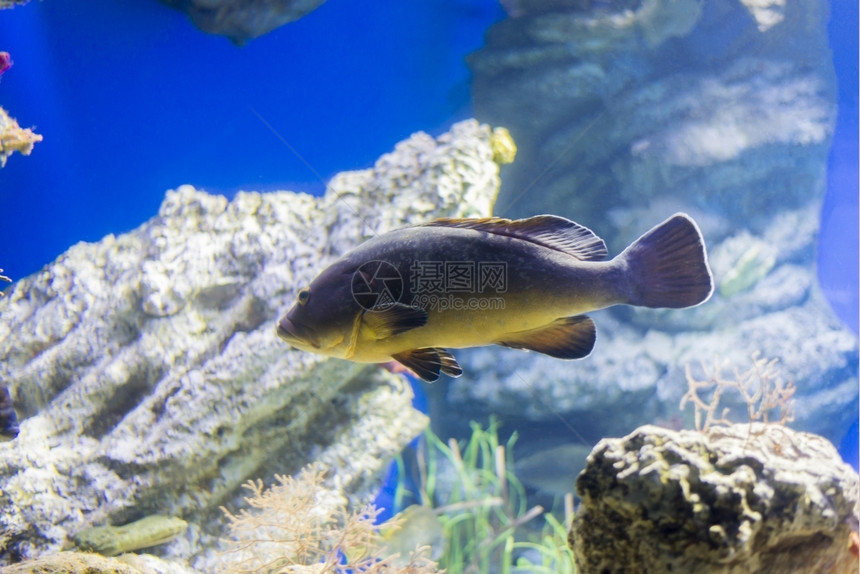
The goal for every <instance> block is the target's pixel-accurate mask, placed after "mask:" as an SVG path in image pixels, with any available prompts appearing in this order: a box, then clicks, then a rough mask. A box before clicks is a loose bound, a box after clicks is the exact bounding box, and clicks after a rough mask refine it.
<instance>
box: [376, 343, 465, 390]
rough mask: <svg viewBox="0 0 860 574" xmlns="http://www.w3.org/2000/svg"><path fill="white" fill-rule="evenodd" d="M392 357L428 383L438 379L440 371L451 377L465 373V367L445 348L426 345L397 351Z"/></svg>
mask: <svg viewBox="0 0 860 574" xmlns="http://www.w3.org/2000/svg"><path fill="white" fill-rule="evenodd" d="M391 358H392V359H394V360H395V361H397V362H398V363H400V364H401V365H403V366H404V367H407V368H409V369H410V370H411V371H412V372H413V373H415V375H416V376H418V377H419V378H421V379H423V380H425V381H427V382H428V383H432V382H433V381H435V380H436V379H438V378H439V373H440V372H442V373H445V374H446V375H448V376H449V377H459V376H460V375H462V374H463V369H461V368H460V365H458V364H457V359H455V358H454V355H452V354H451V353H449V352H448V351H446V350H445V349H439V348H436V347H425V348H423V349H413V350H411V351H404V352H403V353H397V354H396V355H392V357H391Z"/></svg>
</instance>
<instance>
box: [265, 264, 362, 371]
mask: <svg viewBox="0 0 860 574" xmlns="http://www.w3.org/2000/svg"><path fill="white" fill-rule="evenodd" d="M350 278H351V274H350V273H348V272H344V271H342V270H340V269H337V268H333V267H330V268H329V269H326V270H325V271H323V272H322V273H321V274H320V275H319V276H318V277H317V278H316V279H314V280H313V282H311V284H310V285H309V286H308V287H304V288H302V289H300V290H299V292H298V293H297V295H296V302H295V303H294V304H293V306H292V307H291V308H290V310H289V311H287V313H286V314H285V315H284V316H283V317H281V319H280V320H279V321H278V325H277V333H278V337H280V338H281V339H283V340H284V341H286V342H287V343H288V344H289V345H290V346H291V347H294V348H296V349H301V350H303V351H309V352H311V353H317V354H320V355H327V356H330V357H341V358H345V357H347V356H348V353H349V350H350V348H351V345H352V344H353V339H354V338H355V325H356V319H357V318H358V316H359V314H360V313H361V312H362V311H363V310H362V308H361V307H360V306H359V305H358V303H357V302H356V301H355V298H354V297H353V296H352V292H351V290H350Z"/></svg>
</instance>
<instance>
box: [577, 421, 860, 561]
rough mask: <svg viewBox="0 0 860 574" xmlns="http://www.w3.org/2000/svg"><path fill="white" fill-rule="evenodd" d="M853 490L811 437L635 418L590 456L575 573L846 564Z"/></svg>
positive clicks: (851, 480)
mask: <svg viewBox="0 0 860 574" xmlns="http://www.w3.org/2000/svg"><path fill="white" fill-rule="evenodd" d="M858 486H860V483H858V476H857V473H856V472H855V471H854V470H853V469H851V468H850V467H849V466H848V465H847V464H845V463H844V462H842V460H841V458H840V457H839V454H838V453H837V452H836V449H835V448H834V447H833V445H832V444H830V443H829V442H828V441H827V440H825V439H823V438H822V437H819V436H816V435H813V434H808V433H800V432H795V431H792V430H791V429H788V428H786V427H783V426H779V425H773V424H763V423H754V424H739V425H733V426H729V427H714V428H712V429H711V430H710V431H709V432H708V433H707V434H703V433H699V432H696V431H681V432H676V431H672V430H668V429H664V428H660V427H656V426H644V427H641V428H639V429H637V430H636V431H634V432H633V433H631V434H630V435H628V436H626V437H624V438H620V439H604V440H602V441H601V442H600V443H598V445H597V446H596V447H595V448H594V450H593V451H592V453H591V455H589V458H588V463H587V465H586V468H585V470H584V471H583V473H582V474H580V475H579V478H578V479H577V481H576V489H577V493H578V494H579V496H580V497H581V499H582V503H581V505H580V507H579V510H578V511H577V513H576V517H575V519H574V523H573V526H572V528H571V530H570V544H571V547H572V548H573V550H574V554H575V557H576V562H577V566H578V568H579V571H580V572H583V573H591V572H601V573H610V572H697V573H699V572H704V573H718V572H719V573H721V574H741V573H748V572H756V573H774V574H776V573H780V574H784V573H792V572H796V573H798V574H800V573H804V574H806V573H808V572H856V571H857V557H856V554H852V552H851V548H852V536H856V533H857V527H858ZM852 533H854V534H853V535H852ZM855 549H856V546H855Z"/></svg>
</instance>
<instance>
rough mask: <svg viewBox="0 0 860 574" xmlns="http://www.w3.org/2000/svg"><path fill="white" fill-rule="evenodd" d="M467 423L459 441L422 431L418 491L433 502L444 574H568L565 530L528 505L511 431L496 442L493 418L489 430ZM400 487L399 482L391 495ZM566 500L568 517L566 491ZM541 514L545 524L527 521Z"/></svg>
mask: <svg viewBox="0 0 860 574" xmlns="http://www.w3.org/2000/svg"><path fill="white" fill-rule="evenodd" d="M471 427H472V435H471V437H470V438H469V439H468V440H466V441H463V442H462V444H461V443H460V442H458V441H456V440H454V439H450V440H449V441H448V442H447V443H445V442H443V441H442V440H441V439H440V438H439V437H438V436H436V435H435V434H434V433H433V432H432V431H430V430H427V431H425V435H424V442H423V443H421V444H422V445H423V446H421V447H419V452H418V455H417V466H418V474H419V481H420V484H419V492H418V493H417V495H418V496H419V497H420V499H421V501H422V503H423V504H424V505H425V506H431V507H433V508H434V510H435V512H436V513H437V514H438V516H439V519H440V522H441V524H442V530H443V533H444V540H445V548H444V549H443V551H442V552H441V555H440V557H439V567H440V568H442V569H444V570H445V572H446V573H447V574H465V573H468V574H484V573H487V574H488V573H490V572H493V573H502V574H508V573H510V572H512V571H518V572H520V571H521V572H546V573H549V572H553V573H556V574H558V573H561V574H572V573H573V572H574V571H575V566H574V562H573V552H572V550H571V549H570V547H569V546H568V544H567V529H566V528H565V526H563V524H562V522H561V521H559V520H558V519H557V518H555V517H554V516H553V515H552V514H550V513H547V512H544V509H543V508H542V507H541V506H532V507H529V506H528V501H527V498H526V492H525V488H524V487H523V485H522V484H521V482H520V481H519V480H518V479H517V477H516V476H515V474H514V472H513V468H514V464H513V463H514V460H513V447H514V443H515V442H516V438H517V437H516V434H514V435H512V436H511V437H510V438H509V439H508V440H507V441H506V442H505V443H504V444H502V443H500V441H499V436H498V427H499V423H498V421H497V420H495V419H492V420H491V421H490V423H489V425H488V426H487V428H482V427H481V426H480V425H479V424H478V423H474V422H473V423H472V425H471ZM400 476H403V475H402V474H401V475H400ZM572 486H573V477H571V487H572ZM404 490H405V487H403V486H402V485H401V487H400V488H399V489H398V493H397V495H396V497H395V500H397V499H398V498H401V497H402V496H403V495H404V494H405V493H404ZM566 506H567V508H568V512H567V514H568V516H570V515H571V514H572V506H573V504H572V497H570V498H569V499H568V502H567V504H566ZM540 517H542V518H543V521H544V524H543V527H542V528H537V527H535V524H534V522H533V521H535V520H537V519H538V518H540ZM564 522H565V523H569V518H568V519H566V520H565V521H564ZM529 527H532V528H529Z"/></svg>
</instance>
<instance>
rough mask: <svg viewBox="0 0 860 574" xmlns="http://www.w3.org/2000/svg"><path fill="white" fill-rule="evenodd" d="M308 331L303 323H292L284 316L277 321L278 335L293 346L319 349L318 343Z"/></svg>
mask: <svg viewBox="0 0 860 574" xmlns="http://www.w3.org/2000/svg"><path fill="white" fill-rule="evenodd" d="M309 331H310V330H309V329H308V328H307V327H305V326H304V325H301V324H297V323H294V322H293V321H290V318H289V317H286V316H285V317H284V318H282V319H281V320H280V321H278V328H277V332H278V337H280V338H281V339H283V340H284V341H286V342H287V343H289V344H290V345H292V346H293V347H299V348H302V347H308V346H310V347H313V348H314V349H319V348H320V345H319V343H318V342H317V341H316V339H315V338H314V337H312V336H311V334H310V332H309Z"/></svg>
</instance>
